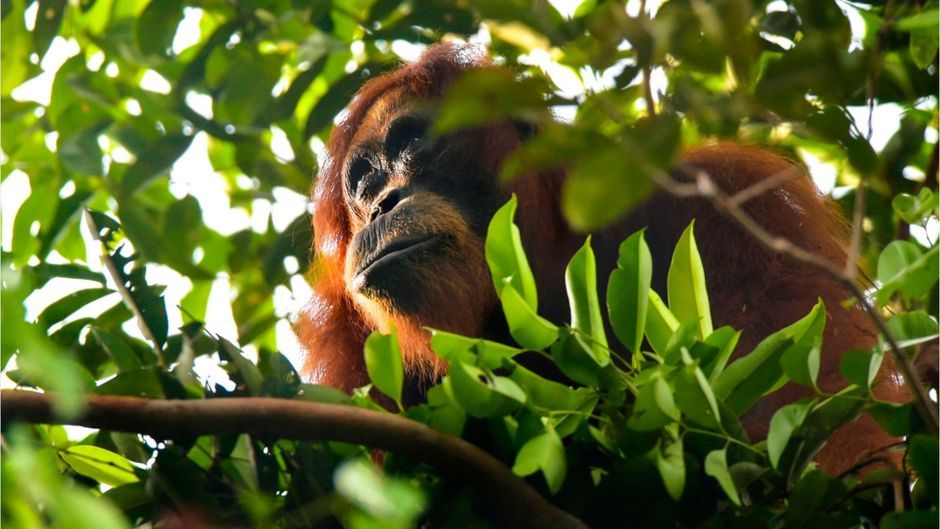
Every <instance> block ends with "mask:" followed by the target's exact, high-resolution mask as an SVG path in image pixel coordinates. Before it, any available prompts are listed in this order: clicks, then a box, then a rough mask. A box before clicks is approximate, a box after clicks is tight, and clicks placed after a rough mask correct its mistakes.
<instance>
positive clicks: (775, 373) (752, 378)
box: [712, 300, 826, 415]
mask: <svg viewBox="0 0 940 529" xmlns="http://www.w3.org/2000/svg"><path fill="white" fill-rule="evenodd" d="M825 322H826V308H825V306H824V305H823V303H822V300H820V301H819V302H818V303H817V304H816V305H815V306H814V307H813V309H812V310H811V311H810V312H809V314H807V315H806V316H804V317H803V318H802V319H800V320H799V321H797V322H796V323H793V324H792V325H790V326H788V327H785V328H783V329H781V330H779V331H777V332H775V333H773V334H771V335H770V336H768V337H767V338H764V340H762V341H761V342H760V343H759V344H757V347H755V348H754V350H753V351H751V353H750V354H748V355H746V356H744V357H742V358H739V359H738V360H737V361H735V362H734V363H733V364H731V365H730V366H728V367H727V368H726V369H725V370H724V371H723V372H722V373H721V374H720V375H719V376H718V378H717V380H715V383H714V385H713V386H712V387H713V388H714V390H715V395H717V396H718V398H719V399H723V400H724V401H725V403H726V404H727V405H728V406H730V407H731V409H732V410H734V412H735V413H737V414H738V415H740V414H742V413H744V412H745V411H747V410H748V409H750V407H751V406H753V405H754V403H756V402H757V401H758V400H759V399H760V397H761V396H762V395H763V394H764V393H765V392H767V391H769V390H771V389H772V388H775V387H777V385H778V384H779V383H780V382H781V380H782V379H783V375H784V372H783V367H782V365H781V362H780V359H781V358H782V357H783V355H784V354H785V353H787V351H788V350H790V348H797V349H804V348H811V347H813V346H814V345H815V343H816V338H817V337H819V336H821V335H822V331H823V326H824V325H825ZM791 354H792V353H791Z"/></svg>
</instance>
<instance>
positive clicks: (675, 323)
mask: <svg viewBox="0 0 940 529" xmlns="http://www.w3.org/2000/svg"><path fill="white" fill-rule="evenodd" d="M677 329H679V320H678V319H676V317H675V316H674V315H673V313H672V311H670V310H669V308H667V307H666V304H665V303H664V302H663V300H662V298H660V297H659V294H657V293H656V291H654V290H652V289H651V290H650V291H649V311H648V312H647V313H646V329H645V332H646V339H647V340H648V341H649V343H650V347H652V348H653V351H656V352H657V353H659V355H660V356H662V355H664V354H665V353H666V345H667V344H668V343H669V340H670V339H671V338H672V335H673V333H675V332H676V330H677Z"/></svg>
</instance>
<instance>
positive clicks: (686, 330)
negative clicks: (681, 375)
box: [660, 321, 699, 365]
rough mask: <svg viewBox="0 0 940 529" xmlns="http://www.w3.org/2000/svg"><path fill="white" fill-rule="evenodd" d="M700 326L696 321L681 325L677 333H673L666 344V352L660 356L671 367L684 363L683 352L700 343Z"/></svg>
mask: <svg viewBox="0 0 940 529" xmlns="http://www.w3.org/2000/svg"><path fill="white" fill-rule="evenodd" d="M698 330H699V329H698V324H697V323H696V322H694V321H687V322H684V323H682V324H681V325H679V328H678V329H676V332H674V333H672V336H671V337H670V338H669V342H668V343H666V351H665V352H663V353H662V354H661V355H660V356H662V357H663V360H665V361H666V363H667V364H669V365H680V364H681V363H682V362H681V361H682V350H683V349H686V350H688V349H689V348H691V347H692V346H693V345H694V344H695V343H696V342H697V341H698Z"/></svg>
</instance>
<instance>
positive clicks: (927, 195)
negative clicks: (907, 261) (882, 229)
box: [891, 50, 940, 224]
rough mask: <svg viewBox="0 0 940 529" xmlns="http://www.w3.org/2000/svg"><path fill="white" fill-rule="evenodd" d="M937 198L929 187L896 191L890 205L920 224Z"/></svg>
mask: <svg viewBox="0 0 940 529" xmlns="http://www.w3.org/2000/svg"><path fill="white" fill-rule="evenodd" d="M934 51H936V50H934ZM938 198H940V195H936V194H934V192H933V191H932V190H930V188H927V187H925V188H923V189H921V190H920V192H919V193H918V194H917V196H914V195H909V194H907V193H898V194H897V195H896V196H895V197H894V198H893V199H892V200H891V207H892V208H894V211H895V213H897V214H898V216H899V217H901V219H902V220H904V222H907V223H908V224H920V223H922V222H924V221H925V220H926V219H927V218H929V217H930V215H932V214H933V213H934V212H935V211H937V208H938Z"/></svg>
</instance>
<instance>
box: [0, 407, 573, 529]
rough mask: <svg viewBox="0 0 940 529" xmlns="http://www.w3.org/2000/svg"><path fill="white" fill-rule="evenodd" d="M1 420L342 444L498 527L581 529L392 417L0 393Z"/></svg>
mask: <svg viewBox="0 0 940 529" xmlns="http://www.w3.org/2000/svg"><path fill="white" fill-rule="evenodd" d="M0 419H2V423H3V424H4V425H6V424H8V423H11V422H14V421H21V422H30V423H49V424H73V425H79V426H87V427H89V428H100V429H103V430H111V431H120V432H134V433H141V434H147V435H150V436H152V437H155V438H160V439H173V438H181V437H195V436H200V435H219V434H228V433H247V434H253V435H265V436H273V437H279V438H287V439H299V440H307V441H318V440H330V441H342V442H346V443H354V444H360V445H365V446H369V447H372V448H379V449H382V450H387V451H389V452H394V453H396V454H402V455H405V456H408V457H411V458H414V459H416V460H419V461H422V462H425V463H428V464H430V465H431V466H433V467H435V468H436V469H437V470H438V471H440V472H441V474H442V475H444V476H445V477H448V478H450V479H453V480H455V481H457V482H460V483H466V484H467V485H469V486H470V487H472V488H473V489H474V490H475V491H476V493H477V494H479V496H480V497H481V498H484V500H485V501H484V502H483V504H485V505H487V506H488V509H489V511H490V512H489V515H490V516H491V517H492V519H493V521H494V522H495V523H496V525H498V526H501V527H503V526H505V527H529V528H533V529H534V528H572V529H576V528H577V529H586V526H585V525H584V524H583V523H581V521H580V520H578V519H577V518H575V517H573V516H571V515H569V514H567V513H565V512H563V511H561V510H559V509H557V508H556V507H554V506H553V505H551V504H550V503H548V502H547V501H546V500H545V498H543V497H542V496H540V495H539V494H538V493H537V492H536V491H535V490H534V489H532V488H531V487H529V486H528V485H527V484H526V483H525V482H524V481H522V480H521V479H520V478H519V477H517V476H516V475H514V474H513V473H512V472H510V471H509V469H508V468H506V466H505V465H503V464H502V463H501V462H500V461H498V460H497V459H495V458H493V457H492V456H490V455H489V454H487V453H486V452H484V451H482V450H480V449H479V448H477V447H476V446H473V445H472V444H470V443H468V442H466V441H464V440H462V439H459V438H457V437H453V436H450V435H447V434H444V433H441V432H438V431H436V430H433V429H431V428H429V427H427V426H425V425H424V424H421V423H418V422H415V421H411V420H409V419H405V418H403V417H399V416H396V415H391V414H387V413H380V412H376V411H371V410H366V409H362V408H355V407H352V406H342V405H335V404H319V403H312V402H299V401H292V400H284V399H271V398H260V397H258V398H230V399H212V400H157V399H142V398H136V397H118V396H100V395H89V396H88V403H87V411H86V412H85V413H84V414H83V415H81V416H80V417H77V418H74V419H70V420H63V419H61V418H58V417H56V416H55V415H54V414H53V411H52V405H51V403H50V398H49V396H48V395H45V394H42V393H34V392H28V391H2V392H0Z"/></svg>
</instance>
